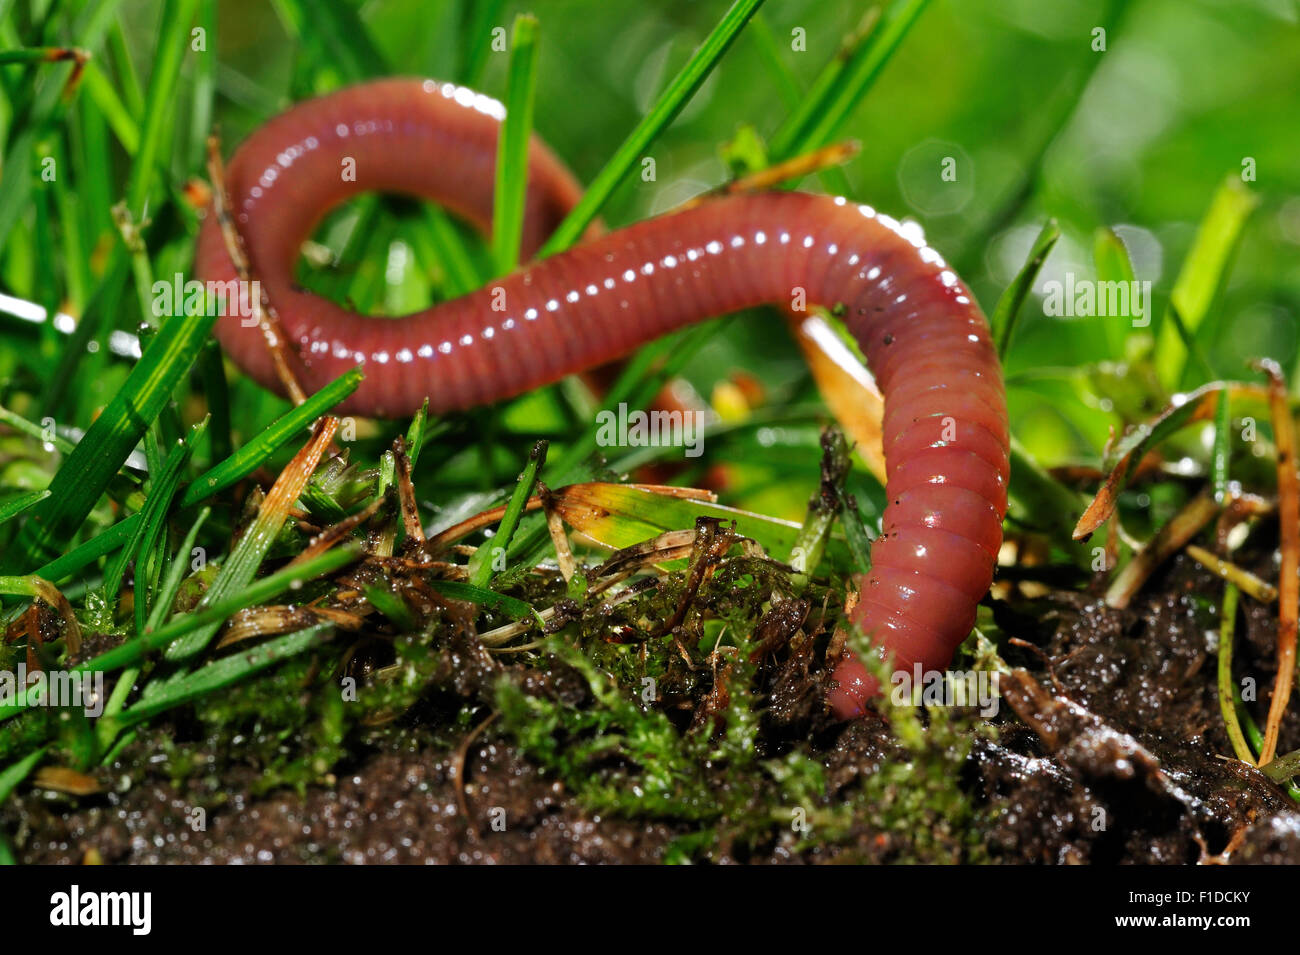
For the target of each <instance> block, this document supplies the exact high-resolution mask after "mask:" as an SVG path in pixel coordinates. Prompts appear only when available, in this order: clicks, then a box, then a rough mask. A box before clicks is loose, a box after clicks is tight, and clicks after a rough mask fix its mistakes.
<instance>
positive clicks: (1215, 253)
mask: <svg viewBox="0 0 1300 955" xmlns="http://www.w3.org/2000/svg"><path fill="white" fill-rule="evenodd" d="M1258 204H1259V198H1258V197H1257V196H1256V195H1255V194H1254V193H1252V192H1251V191H1250V190H1249V189H1247V188H1246V186H1245V185H1244V184H1243V183H1242V182H1241V180H1240V178H1238V177H1236V176H1229V177H1228V179H1227V181H1225V182H1224V183H1223V185H1222V186H1220V187H1219V190H1218V191H1217V192H1216V193H1215V194H1214V199H1213V200H1212V201H1211V202H1210V208H1209V211H1207V212H1206V214H1205V218H1204V219H1202V220H1201V224H1200V227H1199V228H1198V229H1197V230H1196V239H1195V240H1194V241H1193V243H1192V248H1191V251H1190V252H1188V253H1187V258H1186V260H1184V262H1183V267H1182V268H1181V269H1180V270H1179V272H1178V278H1177V280H1176V281H1175V282H1174V288H1173V291H1172V292H1171V293H1170V296H1169V304H1170V307H1171V309H1177V310H1178V315H1179V316H1180V318H1181V320H1182V327H1183V329H1185V331H1186V334H1187V335H1188V337H1189V338H1191V339H1195V338H1196V337H1197V330H1198V329H1199V328H1200V327H1201V324H1202V322H1204V320H1205V318H1206V316H1207V315H1208V314H1209V313H1210V309H1211V308H1212V307H1213V305H1214V303H1215V301H1216V300H1217V299H1218V297H1219V293H1220V291H1221V290H1222V289H1223V287H1224V285H1225V284H1226V283H1227V280H1228V271H1229V269H1230V267H1231V265H1232V259H1233V257H1234V256H1235V255H1236V252H1237V247H1238V245H1240V243H1241V235H1242V232H1243V231H1244V229H1245V226H1246V220H1247V219H1249V218H1250V214H1251V212H1253V211H1254V209H1255V207H1256V206H1257V205H1258ZM1188 358H1189V351H1188V347H1187V344H1186V343H1185V342H1184V341H1183V338H1182V336H1181V335H1180V334H1179V329H1178V328H1177V327H1175V325H1174V322H1173V321H1172V320H1168V317H1167V320H1166V321H1165V322H1164V323H1163V324H1162V327H1161V329H1160V337H1159V346H1158V347H1157V348H1156V353H1155V361H1156V370H1157V372H1158V373H1159V375H1160V380H1161V381H1162V382H1164V384H1165V386H1166V387H1168V388H1170V389H1172V390H1177V389H1178V388H1179V387H1181V383H1182V381H1183V373H1184V372H1185V371H1186V369H1187V364H1188Z"/></svg>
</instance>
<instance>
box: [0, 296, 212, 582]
mask: <svg viewBox="0 0 1300 955" xmlns="http://www.w3.org/2000/svg"><path fill="white" fill-rule="evenodd" d="M215 322H216V316H215V315H209V316H196V317H190V316H179V317H175V318H171V319H169V320H167V321H165V322H164V323H163V325H162V328H160V329H159V331H158V334H157V336H156V337H155V338H154V340H153V342H152V343H151V344H150V346H149V348H148V350H147V351H146V352H145V353H144V355H143V356H142V357H141V358H140V360H139V361H138V362H137V363H136V365H135V367H134V368H133V369H132V370H131V373H130V375H129V376H128V377H127V380H126V382H125V383H124V384H123V385H122V387H121V388H120V389H119V390H118V392H117V394H116V395H114V397H113V399H112V400H111V401H110V402H109V403H108V405H107V407H105V408H104V410H103V412H102V413H101V414H100V415H99V417H98V418H96V419H95V421H94V423H93V424H91V426H90V427H89V428H88V429H87V431H86V434H85V436H84V437H83V438H82V439H81V441H80V442H78V444H77V446H76V447H75V448H74V449H73V450H72V452H71V453H70V454H69V455H68V457H67V459H66V460H65V461H64V462H63V466H62V467H60V468H59V471H58V473H57V474H55V476H54V479H53V480H52V481H51V482H50V492H51V496H50V497H49V499H47V500H46V501H44V502H42V503H41V505H40V506H39V507H38V508H37V510H36V512H35V513H34V514H33V515H32V516H31V517H30V518H29V519H28V520H27V522H26V523H25V524H24V525H23V529H22V533H21V535H20V537H19V540H18V544H17V546H16V547H14V548H13V550H12V551H11V552H10V555H9V556H8V557H7V559H6V561H5V563H6V565H7V566H24V565H31V564H35V563H37V562H40V563H44V562H46V561H48V560H50V559H51V558H52V557H54V556H55V555H57V554H58V553H59V552H60V551H61V550H62V549H63V548H64V546H65V545H66V544H67V543H68V541H70V540H71V539H72V537H73V535H74V534H76V532H77V530H78V529H79V528H80V527H81V525H82V522H84V521H85V519H86V517H87V515H89V514H90V511H91V509H92V508H93V507H94V506H95V503H96V502H97V501H98V500H99V497H100V495H101V494H103V493H104V489H105V488H107V487H108V483H109V481H110V480H112V478H113V476H114V475H115V474H116V473H117V471H118V469H119V468H121V466H122V465H123V463H125V461H126V459H127V457H128V456H129V455H130V454H131V452H132V451H133V450H134V449H135V446H136V445H137V444H138V443H139V441H140V439H141V438H142V437H143V436H144V432H145V430H146V429H147V428H148V427H149V426H150V425H151V424H152V423H153V421H154V419H155V418H157V417H158V414H159V413H160V412H161V411H162V410H163V407H164V406H165V405H166V404H167V403H168V402H169V401H170V400H171V396H172V393H173V392H174V391H175V390H176V386H177V384H179V382H180V380H181V378H182V377H183V376H184V375H185V374H187V373H188V371H189V369H190V367H191V366H192V365H193V364H194V361H195V359H196V358H197V357H198V353H199V350H200V349H201V348H202V347H203V345H204V344H205V343H206V341H207V338H208V334H209V333H210V332H211V330H212V326H213V325H214V324H215Z"/></svg>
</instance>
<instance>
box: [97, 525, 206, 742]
mask: <svg viewBox="0 0 1300 955" xmlns="http://www.w3.org/2000/svg"><path fill="white" fill-rule="evenodd" d="M211 514H212V508H210V507H205V508H203V509H202V510H201V511H199V515H198V517H197V518H195V520H194V523H193V524H191V525H190V529H189V531H187V532H186V534H185V539H184V540H183V541H181V544H180V546H179V547H177V548H176V554H175V556H174V557H173V558H172V562H171V564H170V565H169V566H168V568H167V576H166V578H164V580H163V583H162V586H161V587H160V588H159V589H158V592H157V593H156V594H155V596H154V603H153V607H152V608H151V609H150V611H149V620H148V622H147V623H146V624H145V626H144V627H143V628H137V630H136V634H137V636H138V635H139V634H142V633H149V632H152V631H154V630H157V629H159V628H160V627H162V626H163V625H164V624H165V623H166V622H167V619H166V618H167V616H168V615H169V614H170V613H171V609H172V607H173V606H174V605H175V603H176V594H177V593H179V592H180V589H181V582H182V581H183V580H184V579H185V571H186V569H187V568H188V567H189V566H190V555H191V554H192V553H193V551H194V543H195V541H197V540H198V537H199V531H200V530H201V529H202V527H203V525H204V524H205V523H206V522H207V519H208V517H209V516H210V515H211ZM139 676H140V667H138V666H129V667H127V668H126V669H125V670H123V671H122V675H121V676H120V677H118V680H117V682H116V683H115V684H113V692H112V693H110V694H109V697H108V702H107V703H105V704H104V712H103V714H102V715H103V717H104V718H103V719H101V720H100V721H99V722H98V723H97V724H96V727H95V729H96V731H97V733H98V734H99V748H100V749H101V750H102V751H104V752H105V753H107V752H109V748H110V747H111V746H112V743H113V740H114V738H115V737H116V736H117V729H116V727H115V725H114V724H113V722H112V719H113V717H114V716H116V715H117V714H118V713H120V712H121V711H122V708H123V707H124V706H126V701H127V698H128V697H129V696H130V695H131V691H132V690H133V689H134V688H135V681H136V680H137V679H138V678H139Z"/></svg>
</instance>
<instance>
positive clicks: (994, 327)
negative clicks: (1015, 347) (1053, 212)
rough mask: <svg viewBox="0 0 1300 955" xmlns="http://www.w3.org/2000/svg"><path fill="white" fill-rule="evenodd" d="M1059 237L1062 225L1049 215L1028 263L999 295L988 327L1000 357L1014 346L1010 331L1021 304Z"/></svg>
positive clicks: (1003, 356)
mask: <svg viewBox="0 0 1300 955" xmlns="http://www.w3.org/2000/svg"><path fill="white" fill-rule="evenodd" d="M1060 237H1061V227H1060V226H1059V225H1057V222H1056V220H1055V219H1048V220H1047V221H1046V222H1045V223H1043V228H1042V230H1041V231H1040V232H1039V233H1038V238H1036V239H1035V240H1034V244H1033V246H1032V247H1031V248H1030V250H1029V256H1028V258H1026V259H1025V264H1024V265H1022V266H1021V267H1020V271H1019V272H1017V273H1016V277H1015V278H1014V279H1012V280H1011V284H1010V285H1008V286H1007V287H1006V289H1005V290H1004V291H1003V292H1002V296H1001V297H1000V298H999V299H998V304H997V307H996V308H994V309H993V315H992V317H991V318H990V320H989V327H990V331H991V332H992V335H993V341H994V343H995V344H996V346H997V349H998V357H999V358H1002V359H1005V358H1006V356H1007V349H1008V348H1009V347H1010V346H1011V333H1012V332H1013V331H1014V330H1015V327H1016V319H1017V318H1018V317H1019V315H1020V306H1021V305H1023V304H1024V302H1025V299H1026V298H1028V297H1029V292H1030V290H1031V289H1033V287H1034V279H1036V278H1037V277H1038V272H1039V270H1040V269H1042V267H1043V263H1044V262H1046V261H1047V256H1048V255H1049V254H1050V253H1051V251H1052V247H1053V246H1054V245H1056V240H1057V239H1059V238H1060Z"/></svg>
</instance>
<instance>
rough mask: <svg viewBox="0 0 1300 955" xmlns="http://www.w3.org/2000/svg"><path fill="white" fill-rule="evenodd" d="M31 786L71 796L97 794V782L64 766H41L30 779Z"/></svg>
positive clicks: (91, 777)
mask: <svg viewBox="0 0 1300 955" xmlns="http://www.w3.org/2000/svg"><path fill="white" fill-rule="evenodd" d="M32 785H33V786H37V787H39V788H41V789H48V790H50V791H51V792H58V793H68V794H69V795H72V796H92V795H94V794H95V793H97V792H99V780H97V779H95V777H93V776H87V775H86V774H85V773H79V772H77V771H76V770H75V769H68V768H67V767H65V766H43V767H42V768H41V769H38V770H37V771H36V775H35V776H33V777H32Z"/></svg>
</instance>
